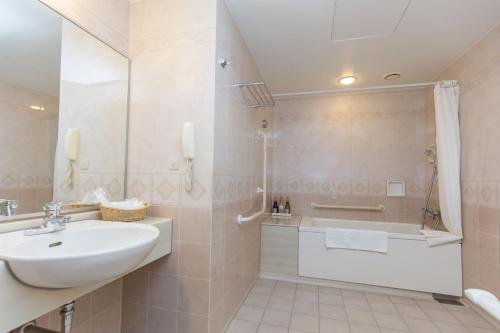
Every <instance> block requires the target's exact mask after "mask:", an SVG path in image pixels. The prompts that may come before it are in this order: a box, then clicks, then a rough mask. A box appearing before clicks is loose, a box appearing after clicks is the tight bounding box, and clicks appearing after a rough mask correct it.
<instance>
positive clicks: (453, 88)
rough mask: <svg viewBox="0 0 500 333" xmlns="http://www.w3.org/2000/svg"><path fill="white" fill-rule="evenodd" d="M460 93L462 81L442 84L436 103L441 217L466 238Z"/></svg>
mask: <svg viewBox="0 0 500 333" xmlns="http://www.w3.org/2000/svg"><path fill="white" fill-rule="evenodd" d="M459 90H460V88H459V85H458V81H444V82H440V83H439V84H437V85H436V86H435V87H434V103H435V110H436V145H437V156H438V181H439V205H440V207H441V216H442V219H443V224H444V226H445V227H446V229H448V231H449V232H451V233H453V234H454V235H456V236H458V237H460V238H462V237H463V236H462V211H461V209H462V208H461V192H460V127H459V119H458V105H459V97H460V96H459Z"/></svg>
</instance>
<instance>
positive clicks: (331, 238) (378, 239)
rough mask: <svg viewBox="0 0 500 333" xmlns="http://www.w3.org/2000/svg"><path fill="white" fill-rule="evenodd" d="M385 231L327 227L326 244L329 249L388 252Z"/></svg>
mask: <svg viewBox="0 0 500 333" xmlns="http://www.w3.org/2000/svg"><path fill="white" fill-rule="evenodd" d="M387 242H388V234H387V232H385V231H373V230H356V229H341V228H326V230H325V245H326V247H327V248H329V249H350V250H361V251H371V252H380V253H387Z"/></svg>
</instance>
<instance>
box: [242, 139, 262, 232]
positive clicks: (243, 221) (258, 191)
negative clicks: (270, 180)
mask: <svg viewBox="0 0 500 333" xmlns="http://www.w3.org/2000/svg"><path fill="white" fill-rule="evenodd" d="M257 137H258V138H261V139H262V146H263V149H264V152H263V154H264V158H263V161H262V188H260V187H257V188H256V189H255V191H256V192H257V193H262V208H261V209H260V210H259V211H258V212H256V213H254V214H252V215H250V216H248V217H243V215H241V214H239V215H238V216H237V217H236V223H238V224H244V223H246V222H250V221H252V220H255V219H256V218H257V217H259V216H261V215H262V214H264V212H265V211H266V200H267V198H266V193H267V136H266V134H265V133H264V132H262V131H261V130H259V131H258V132H257Z"/></svg>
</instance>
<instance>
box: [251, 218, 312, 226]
mask: <svg viewBox="0 0 500 333" xmlns="http://www.w3.org/2000/svg"><path fill="white" fill-rule="evenodd" d="M301 219H302V216H296V215H293V216H292V217H290V218H286V217H271V216H270V217H268V218H266V219H265V220H263V221H262V222H261V223H260V224H261V225H275V226H281V227H298V226H299V225H300V220H301Z"/></svg>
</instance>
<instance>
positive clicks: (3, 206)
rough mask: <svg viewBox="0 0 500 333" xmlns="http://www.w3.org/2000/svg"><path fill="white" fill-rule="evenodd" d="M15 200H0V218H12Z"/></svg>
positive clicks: (14, 211)
mask: <svg viewBox="0 0 500 333" xmlns="http://www.w3.org/2000/svg"><path fill="white" fill-rule="evenodd" d="M16 208H17V203H16V201H15V200H7V199H0V216H12V215H14V214H15V213H16Z"/></svg>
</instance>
